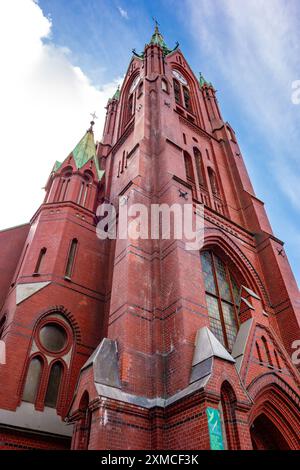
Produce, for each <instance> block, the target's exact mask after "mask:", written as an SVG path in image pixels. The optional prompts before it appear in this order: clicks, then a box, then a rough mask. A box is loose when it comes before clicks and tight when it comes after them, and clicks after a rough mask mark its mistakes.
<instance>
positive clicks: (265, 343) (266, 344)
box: [261, 336, 273, 366]
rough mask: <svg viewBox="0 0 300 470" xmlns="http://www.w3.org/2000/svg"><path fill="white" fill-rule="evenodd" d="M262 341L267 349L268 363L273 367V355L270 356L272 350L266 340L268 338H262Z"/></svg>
mask: <svg viewBox="0 0 300 470" xmlns="http://www.w3.org/2000/svg"><path fill="white" fill-rule="evenodd" d="M261 340H262V343H263V345H264V349H265V353H266V358H267V363H268V364H269V365H270V366H272V365H273V362H272V358H271V354H270V350H269V346H268V342H267V340H266V338H265V337H264V336H262V338H261Z"/></svg>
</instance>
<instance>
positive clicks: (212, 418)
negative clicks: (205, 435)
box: [206, 408, 224, 450]
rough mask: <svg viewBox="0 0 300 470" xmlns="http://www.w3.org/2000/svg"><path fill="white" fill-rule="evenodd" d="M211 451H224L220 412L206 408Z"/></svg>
mask: <svg viewBox="0 0 300 470" xmlns="http://www.w3.org/2000/svg"><path fill="white" fill-rule="evenodd" d="M206 416H207V422H208V430H209V439H210V448H211V450H224V442H223V433H222V423H221V416H220V411H219V410H218V409H217V408H206Z"/></svg>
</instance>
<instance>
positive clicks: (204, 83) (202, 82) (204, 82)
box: [199, 72, 213, 88]
mask: <svg viewBox="0 0 300 470" xmlns="http://www.w3.org/2000/svg"><path fill="white" fill-rule="evenodd" d="M199 83H200V88H203V87H204V86H207V87H211V88H213V85H212V83H211V82H208V81H207V80H205V78H204V76H203V75H202V73H201V72H200V74H199Z"/></svg>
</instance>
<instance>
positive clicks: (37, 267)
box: [34, 248, 47, 274]
mask: <svg viewBox="0 0 300 470" xmlns="http://www.w3.org/2000/svg"><path fill="white" fill-rule="evenodd" d="M46 251H47V248H42V249H41V251H40V254H39V257H38V259H37V262H36V265H35V268H34V274H39V273H40V270H41V268H42V266H43V262H44V258H45V255H46Z"/></svg>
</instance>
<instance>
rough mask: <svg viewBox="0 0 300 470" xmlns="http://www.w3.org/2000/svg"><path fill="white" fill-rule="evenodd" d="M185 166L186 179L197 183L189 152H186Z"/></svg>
mask: <svg viewBox="0 0 300 470" xmlns="http://www.w3.org/2000/svg"><path fill="white" fill-rule="evenodd" d="M184 165H185V173H186V178H187V179H188V180H192V181H195V177H194V170H193V163H192V159H191V157H190V155H189V154H188V153H187V152H184Z"/></svg>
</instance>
